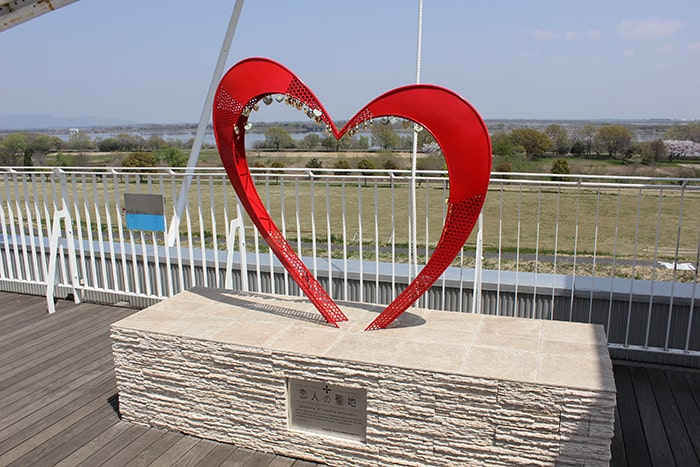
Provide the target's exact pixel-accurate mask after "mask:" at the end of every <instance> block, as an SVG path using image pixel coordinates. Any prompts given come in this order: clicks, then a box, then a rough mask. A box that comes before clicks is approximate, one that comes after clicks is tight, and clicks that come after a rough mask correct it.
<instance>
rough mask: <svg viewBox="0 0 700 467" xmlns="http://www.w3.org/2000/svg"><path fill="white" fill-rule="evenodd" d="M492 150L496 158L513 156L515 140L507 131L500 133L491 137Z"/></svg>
mask: <svg viewBox="0 0 700 467" xmlns="http://www.w3.org/2000/svg"><path fill="white" fill-rule="evenodd" d="M491 148H492V150H493V154H494V155H495V156H506V157H509V156H512V155H513V149H514V148H513V140H512V138H511V135H510V133H508V132H507V131H498V132H496V133H494V134H493V135H492V136H491Z"/></svg>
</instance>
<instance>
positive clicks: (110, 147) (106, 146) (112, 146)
mask: <svg viewBox="0 0 700 467" xmlns="http://www.w3.org/2000/svg"><path fill="white" fill-rule="evenodd" d="M97 149H99V150H100V151H102V152H115V151H119V149H120V148H119V142H118V141H117V140H116V139H114V138H105V139H103V140H101V141H98V142H97Z"/></svg>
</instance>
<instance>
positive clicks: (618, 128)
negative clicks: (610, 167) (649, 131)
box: [596, 125, 632, 158]
mask: <svg viewBox="0 0 700 467" xmlns="http://www.w3.org/2000/svg"><path fill="white" fill-rule="evenodd" d="M596 144H598V145H599V146H600V147H601V148H602V149H603V150H605V151H606V152H607V153H608V155H609V156H610V157H611V158H614V157H615V156H616V155H617V154H624V153H625V151H627V149H629V147H630V146H631V145H632V132H631V131H630V130H629V128H627V127H624V126H622V125H604V126H602V127H600V128H599V129H598V134H597V135H596Z"/></svg>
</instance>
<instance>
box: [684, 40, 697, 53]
mask: <svg viewBox="0 0 700 467" xmlns="http://www.w3.org/2000/svg"><path fill="white" fill-rule="evenodd" d="M685 46H686V47H688V50H696V51H700V42H695V43H694V44H686V45H685Z"/></svg>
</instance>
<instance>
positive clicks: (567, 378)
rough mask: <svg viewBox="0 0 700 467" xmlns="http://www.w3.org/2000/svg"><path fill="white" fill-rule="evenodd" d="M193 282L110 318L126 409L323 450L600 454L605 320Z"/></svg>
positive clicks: (461, 460) (584, 459) (419, 461)
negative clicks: (390, 306)
mask: <svg viewBox="0 0 700 467" xmlns="http://www.w3.org/2000/svg"><path fill="white" fill-rule="evenodd" d="M340 306H341V308H342V309H343V311H344V312H345V314H346V315H347V316H348V317H349V318H350V321H348V322H346V323H342V324H341V326H342V327H341V329H336V328H333V327H330V326H328V325H326V324H325V322H324V321H323V319H322V318H321V317H320V315H319V314H318V313H317V312H316V311H315V309H314V308H313V307H312V305H311V304H309V303H308V302H307V300H305V299H302V298H289V297H277V296H270V295H262V294H252V293H240V292H230V291H224V290H217V289H193V290H191V291H188V292H183V293H181V294H179V295H177V296H175V297H173V298H171V299H169V300H166V301H164V302H161V303H159V304H157V305H154V306H152V307H150V308H147V309H145V310H143V311H141V312H139V313H136V314H134V315H132V316H130V317H129V318H126V319H124V320H122V321H119V322H117V323H115V324H114V325H113V326H112V341H113V351H114V360H115V368H116V376H117V385H118V388H119V407H120V411H121V414H122V416H123V418H124V419H126V420H129V421H132V422H135V423H140V424H145V425H151V426H156V427H163V428H168V429H171V430H177V431H182V432H184V433H189V434H192V435H196V436H199V437H202V438H208V439H214V440H218V441H223V442H228V443H233V444H236V445H238V446H243V447H247V448H251V449H255V450H258V451H265V452H271V453H275V454H280V455H286V456H292V457H298V458H303V459H308V460H313V461H316V462H324V463H327V464H330V465H361V466H371V465H415V466H426V465H456V464H463V465H488V466H494V465H514V464H527V465H552V464H557V465H584V464H585V465H605V464H607V463H608V462H609V460H610V441H611V438H612V436H613V424H614V409H615V384H614V380H613V372H612V365H611V362H610V358H609V356H608V352H607V346H606V342H605V336H604V332H603V329H602V327H600V326H596V325H586V324H578V323H564V322H556V321H539V320H525V319H518V318H506V317H494V316H484V315H474V314H465V313H451V312H439V311H431V310H422V309H410V310H409V312H407V313H405V314H404V315H402V316H401V318H400V319H399V320H398V321H397V322H395V323H394V324H393V325H392V327H391V328H389V329H386V330H379V331H371V332H364V331H363V329H364V327H365V326H366V325H367V324H368V323H369V322H371V321H372V319H373V318H374V317H375V316H376V314H377V313H379V312H380V311H381V308H380V307H368V306H365V305H358V304H347V303H341V304H340Z"/></svg>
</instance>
